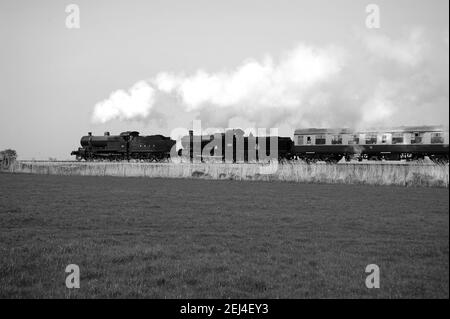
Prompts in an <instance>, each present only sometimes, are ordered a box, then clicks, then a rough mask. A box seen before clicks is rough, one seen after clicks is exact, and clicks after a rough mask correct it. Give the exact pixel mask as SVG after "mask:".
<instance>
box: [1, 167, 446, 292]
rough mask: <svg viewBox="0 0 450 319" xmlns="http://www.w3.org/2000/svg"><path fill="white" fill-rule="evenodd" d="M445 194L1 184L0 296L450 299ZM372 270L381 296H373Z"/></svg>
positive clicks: (287, 186) (169, 182)
mask: <svg viewBox="0 0 450 319" xmlns="http://www.w3.org/2000/svg"><path fill="white" fill-rule="evenodd" d="M448 195H449V190H448V189H447V188H405V187H393V186H390V187H387V186H368V185H345V184H339V185H325V184H302V183H288V182H283V183H282V182H270V183H268V182H257V181H255V182H252V183H243V182H239V181H230V180H222V181H213V180H202V179H151V178H117V177H92V176H54V175H30V174H9V173H3V174H0V257H1V259H0V297H3V298H10V297H46V298H47V297H50V298H54V297H62V298H67V297H78V298H86V297H108V298H113V297H148V298H180V297H181V298H196V297H206V298H209V297H219V298H220V297H231V298H234V297H236V298H245V297H255V298H259V297H274V298H278V297H280V298H281V297H286V298H304V297H305V298H311V297H324V298H335V297H345V298H350V297H364V298H371V297H377V298H380V297H389V298H398V297H413V298H419V297H430V298H434V297H439V298H448V297H449V270H448V267H449V199H448ZM71 263H74V264H77V265H79V267H80V270H81V288H80V289H72V290H70V289H67V288H66V287H65V277H66V273H65V271H64V270H65V267H66V266H67V265H68V264H71ZM372 263H375V264H377V265H378V266H379V267H380V270H381V279H380V282H381V288H380V289H367V288H366V287H365V277H366V274H365V272H364V270H365V267H366V265H368V264H372Z"/></svg>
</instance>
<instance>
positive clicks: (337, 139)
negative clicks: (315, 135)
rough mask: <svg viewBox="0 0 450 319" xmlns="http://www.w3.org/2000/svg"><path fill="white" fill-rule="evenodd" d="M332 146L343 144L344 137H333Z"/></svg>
mask: <svg viewBox="0 0 450 319" xmlns="http://www.w3.org/2000/svg"><path fill="white" fill-rule="evenodd" d="M331 144H342V135H333V136H332V137H331Z"/></svg>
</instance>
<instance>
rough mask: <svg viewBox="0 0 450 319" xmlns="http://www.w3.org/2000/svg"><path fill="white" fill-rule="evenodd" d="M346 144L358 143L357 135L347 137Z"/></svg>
mask: <svg viewBox="0 0 450 319" xmlns="http://www.w3.org/2000/svg"><path fill="white" fill-rule="evenodd" d="M348 144H350V145H352V144H359V135H357V134H356V135H352V136H350V138H349V139H348Z"/></svg>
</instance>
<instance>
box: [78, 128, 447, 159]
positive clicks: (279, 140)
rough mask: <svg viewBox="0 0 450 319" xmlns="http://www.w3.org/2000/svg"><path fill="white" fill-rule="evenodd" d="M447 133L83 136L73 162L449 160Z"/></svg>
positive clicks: (395, 130)
mask: <svg viewBox="0 0 450 319" xmlns="http://www.w3.org/2000/svg"><path fill="white" fill-rule="evenodd" d="M448 146H449V133H448V130H446V129H444V128H443V127H442V126H419V127H412V126H408V127H398V128H392V129H383V130H375V129H373V130H366V131H353V130H349V129H300V130H296V131H295V133H294V140H292V139H291V138H290V137H279V136H265V137H255V136H253V135H251V134H250V135H249V136H244V132H243V131H242V130H239V129H238V130H228V131H226V132H225V133H217V134H214V135H206V136H205V135H204V136H200V135H194V134H193V133H192V131H190V132H189V135H188V136H184V137H182V139H181V148H180V149H179V150H178V152H176V151H174V150H175V147H176V141H174V140H172V139H170V138H169V137H165V136H162V135H151V136H140V135H139V132H136V131H128V132H123V133H121V134H120V135H115V136H110V135H109V133H108V132H106V133H105V135H104V136H93V135H92V134H91V133H89V134H88V135H87V136H83V137H82V138H81V147H80V148H79V149H78V150H77V151H74V152H72V154H71V155H75V156H76V158H77V160H82V159H84V160H86V161H92V160H109V161H112V160H130V159H135V160H144V161H163V160H166V159H168V158H169V157H170V156H171V154H172V156H173V155H175V156H181V157H185V158H188V159H190V160H192V161H194V160H198V161H206V160H208V159H216V160H219V161H227V162H253V161H271V160H291V159H300V160H304V161H307V162H316V161H325V162H329V163H335V162H338V161H340V160H342V159H345V160H346V161H350V160H352V159H356V160H359V161H361V160H363V159H368V160H421V159H424V158H425V157H428V158H430V159H431V160H433V161H436V162H448V160H449V148H448Z"/></svg>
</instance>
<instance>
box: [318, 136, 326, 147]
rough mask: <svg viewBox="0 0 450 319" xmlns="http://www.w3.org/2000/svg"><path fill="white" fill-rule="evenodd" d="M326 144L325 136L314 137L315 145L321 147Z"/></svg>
mask: <svg viewBox="0 0 450 319" xmlns="http://www.w3.org/2000/svg"><path fill="white" fill-rule="evenodd" d="M325 143H326V138H325V135H316V145H323V144H325Z"/></svg>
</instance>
